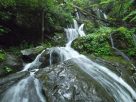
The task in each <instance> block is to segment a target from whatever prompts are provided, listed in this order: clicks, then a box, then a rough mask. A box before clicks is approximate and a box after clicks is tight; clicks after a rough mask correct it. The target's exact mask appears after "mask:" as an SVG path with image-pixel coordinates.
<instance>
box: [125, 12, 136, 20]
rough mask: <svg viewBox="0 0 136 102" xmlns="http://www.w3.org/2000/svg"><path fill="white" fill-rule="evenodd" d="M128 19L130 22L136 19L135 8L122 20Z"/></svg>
mask: <svg viewBox="0 0 136 102" xmlns="http://www.w3.org/2000/svg"><path fill="white" fill-rule="evenodd" d="M128 19H130V20H129V21H130V22H133V21H136V10H134V11H131V12H130V13H129V14H128V15H127V16H126V17H125V18H124V19H123V20H128Z"/></svg>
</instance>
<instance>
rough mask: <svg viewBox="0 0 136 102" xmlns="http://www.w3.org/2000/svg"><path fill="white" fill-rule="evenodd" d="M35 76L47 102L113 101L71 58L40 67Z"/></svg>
mask: <svg viewBox="0 0 136 102" xmlns="http://www.w3.org/2000/svg"><path fill="white" fill-rule="evenodd" d="M36 77H37V78H38V79H40V81H41V82H42V84H43V90H44V93H45V97H46V99H47V101H48V102H102V101H103V102H113V99H112V98H111V97H110V95H109V94H107V92H106V91H105V90H104V89H103V88H102V87H101V85H100V84H98V83H97V82H96V81H95V80H93V79H92V78H90V77H89V76H88V75H87V74H85V73H84V72H83V71H82V70H80V68H79V67H78V66H77V65H76V64H74V63H73V62H72V61H71V60H69V61H66V62H64V63H63V64H58V65H52V66H49V67H46V68H43V69H40V70H39V71H38V72H37V73H36Z"/></svg>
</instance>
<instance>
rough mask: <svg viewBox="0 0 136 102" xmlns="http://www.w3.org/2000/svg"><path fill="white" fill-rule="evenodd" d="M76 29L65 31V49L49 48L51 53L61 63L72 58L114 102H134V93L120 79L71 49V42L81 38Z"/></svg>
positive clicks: (135, 93) (135, 97)
mask: <svg viewBox="0 0 136 102" xmlns="http://www.w3.org/2000/svg"><path fill="white" fill-rule="evenodd" d="M81 26H82V25H81ZM81 26H80V27H81ZM77 27H78V26H77V25H76V26H75V28H68V29H65V31H66V35H67V39H68V42H67V44H66V47H55V48H51V53H53V52H55V53H57V54H58V55H60V59H61V61H65V60H68V59H71V58H74V59H73V61H74V62H75V63H76V64H77V65H78V66H79V67H80V68H81V69H82V70H83V71H84V72H85V73H87V74H88V75H90V76H91V77H92V78H94V79H95V80H96V81H97V82H98V83H100V84H101V85H102V86H103V88H105V89H106V90H107V92H108V93H109V94H110V95H111V96H113V97H114V99H115V101H116V102H134V100H135V99H136V92H135V91H134V90H133V89H132V87H131V86H130V85H128V84H127V83H126V82H125V81H124V80H123V79H122V78H121V77H119V76H117V75H116V74H115V73H113V72H112V71H110V70H109V69H107V68H106V67H103V66H101V65H99V64H97V63H95V62H93V61H91V60H90V59H88V58H87V57H86V56H84V55H81V54H79V53H78V52H77V51H75V50H74V49H72V48H71V43H72V41H73V40H74V39H76V38H77V37H78V36H81V35H80V33H78V32H76V31H77ZM80 27H79V28H80ZM79 28H78V31H79ZM81 28H82V30H81V31H83V27H81ZM50 55H52V54H50ZM51 58H52V57H51V56H50V60H51Z"/></svg>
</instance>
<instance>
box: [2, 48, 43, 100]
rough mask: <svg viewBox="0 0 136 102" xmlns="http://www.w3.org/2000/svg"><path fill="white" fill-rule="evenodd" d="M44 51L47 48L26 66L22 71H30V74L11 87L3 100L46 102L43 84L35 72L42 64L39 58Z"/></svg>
mask: <svg viewBox="0 0 136 102" xmlns="http://www.w3.org/2000/svg"><path fill="white" fill-rule="evenodd" d="M44 52H45V50H43V51H42V53H40V54H39V55H37V57H36V58H35V60H34V61H33V62H31V63H28V64H26V65H25V66H24V69H23V70H22V71H30V76H28V77H26V78H25V79H22V80H20V81H19V82H18V83H17V84H15V85H13V86H12V87H11V88H9V89H8V90H7V91H6V92H5V93H4V96H3V98H2V100H1V102H46V101H45V98H44V96H43V95H42V89H41V84H40V82H39V80H38V79H37V78H35V72H36V71H38V67H39V66H40V65H41V64H42V63H41V62H40V61H39V59H40V57H41V56H42V55H43V54H44Z"/></svg>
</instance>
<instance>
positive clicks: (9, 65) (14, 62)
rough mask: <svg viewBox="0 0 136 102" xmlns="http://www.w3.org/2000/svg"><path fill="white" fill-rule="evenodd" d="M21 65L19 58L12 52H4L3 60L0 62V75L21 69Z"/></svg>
mask: <svg viewBox="0 0 136 102" xmlns="http://www.w3.org/2000/svg"><path fill="white" fill-rule="evenodd" d="M22 67H23V62H22V60H21V58H19V57H17V56H15V55H12V54H6V58H5V60H4V61H3V62H1V63H0V77H2V76H5V75H7V74H10V73H14V72H17V71H19V70H21V69H22Z"/></svg>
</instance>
